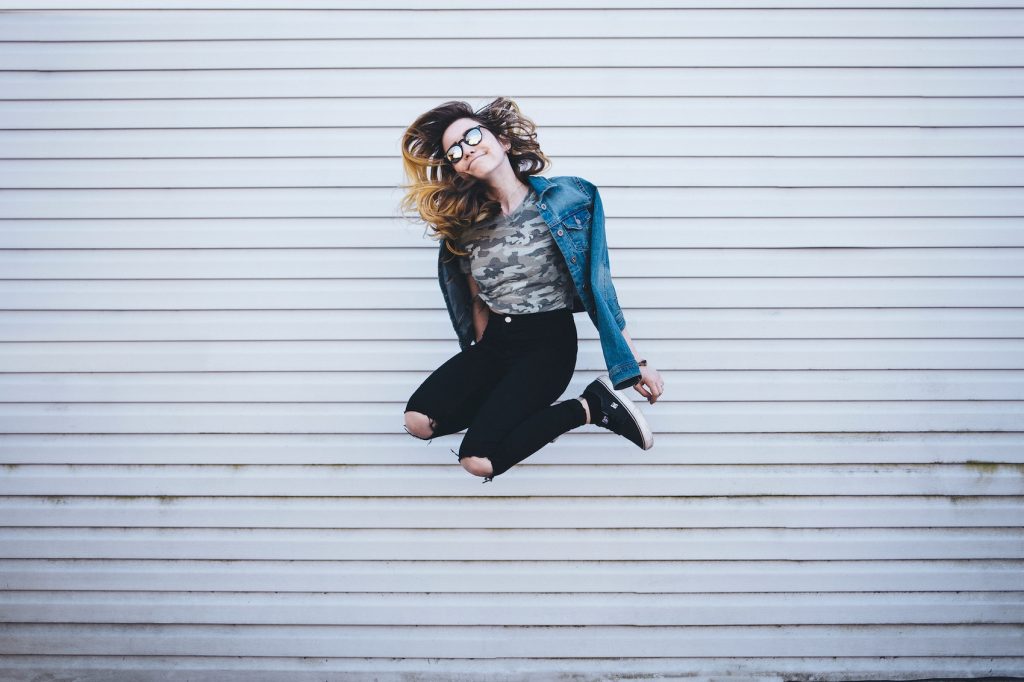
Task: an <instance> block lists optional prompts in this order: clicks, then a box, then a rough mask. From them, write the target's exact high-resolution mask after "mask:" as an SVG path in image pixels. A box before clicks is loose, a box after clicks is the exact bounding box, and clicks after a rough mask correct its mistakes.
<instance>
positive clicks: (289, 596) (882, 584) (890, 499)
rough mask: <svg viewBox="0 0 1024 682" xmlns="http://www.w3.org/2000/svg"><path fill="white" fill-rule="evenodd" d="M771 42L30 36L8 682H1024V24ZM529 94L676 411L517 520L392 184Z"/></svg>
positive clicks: (873, 30)
mask: <svg viewBox="0 0 1024 682" xmlns="http://www.w3.org/2000/svg"><path fill="white" fill-rule="evenodd" d="M753 4H754V3H750V2H734V1H729V2H715V3H698V2H692V1H687V0H678V1H675V2H663V1H660V0H654V1H649V2H646V3H644V7H645V8H644V9H626V8H627V7H628V3H625V2H606V1H595V0H591V1H588V2H578V1H576V0H565V1H563V2H559V3H557V5H555V4H552V3H542V2H532V1H530V0H518V1H517V0H501V1H500V2H495V3H487V4H486V5H481V4H480V3H470V2H463V1H461V0H449V1H443V0H438V1H433V2H425V3H414V2H411V1H409V2H399V1H395V2H385V3H371V2H362V3H360V2H348V3H341V2H315V1H312V0H303V1H302V2H275V1H273V0H252V1H249V2H235V1H233V0H221V1H219V2H218V1H217V0H195V1H194V2H180V3H176V2H171V1H170V0H165V1H161V2H156V1H140V2H128V1H127V0H107V1H105V2H99V1H90V0H64V1H63V2H60V3H48V2H37V3H28V2H17V1H15V0H3V1H2V2H0V9H2V10H5V11H3V12H2V13H0V41H2V42H0V63H2V64H3V66H2V72H0V84H2V92H3V101H2V102H0V149H2V154H0V156H2V160H0V184H2V186H3V187H4V188H5V189H4V190H3V191H2V192H0V249H3V250H2V251H0V258H2V264H3V265H2V268H3V273H4V274H3V278H2V280H0V309H2V311H0V321H2V322H0V341H2V342H3V343H2V346H0V347H2V349H3V354H2V356H0V372H2V373H0V391H2V401H3V405H2V408H0V427H2V428H0V430H2V432H3V435H2V436H0V462H2V463H3V464H4V467H3V469H2V473H0V495H2V497H0V514H2V518H3V521H2V526H3V527H2V528H0V583H2V588H3V590H4V591H3V592H2V593H0V621H2V624H0V654H3V655H4V658H3V661H2V663H0V668H2V670H0V673H2V676H3V679H4V680H21V679H25V680H29V679H37V677H36V676H37V675H39V676H42V675H44V674H54V673H57V672H59V673H60V675H59V676H60V679H62V680H64V679H67V680H80V681H81V680H90V681H94V682H98V681H100V680H102V681H103V682H109V681H111V680H185V679H188V680H218V681H221V680H246V681H248V680H266V681H269V680H274V681H277V680H303V681H307V680H309V681H311V680H323V679H378V680H399V679H402V680H404V679H410V680H411V679H417V680H419V679H435V678H437V679H447V680H456V679H465V680H477V679H484V678H487V677H489V676H491V675H493V676H495V678H497V677H498V676H501V677H502V679H510V680H511V679H515V680H541V679H558V678H561V677H562V676H564V677H565V679H569V676H570V674H576V675H578V677H574V678H573V679H606V678H607V679H615V678H618V677H619V676H622V675H637V674H645V673H646V674H651V675H659V674H678V675H680V676H683V675H694V676H696V677H698V678H701V677H704V678H708V677H712V676H714V677H715V679H726V678H729V679H732V678H734V677H735V678H753V679H766V680H776V679H792V678H798V677H799V678H800V679H836V680H839V679H868V678H871V679H878V678H892V679H912V678H921V677H955V676H979V675H1013V674H1020V675H1024V657H1022V652H1024V631H1022V627H1021V623H1022V621H1024V618H1022V612H1024V609H1022V605H1024V599H1022V596H1024V592H1022V591H1024V573H1022V571H1021V568H1022V563H1021V559H1022V556H1024V543H1022V534H1021V527H1022V526H1024V523H1022V519H1024V514H1022V505H1021V500H1022V498H1021V495H1022V493H1024V486H1022V468H1021V465H1022V464H1024V434H1022V426H1021V425H1022V423H1024V420H1022V416H1024V409H1022V406H1024V402H1022V400H1024V390H1022V388H1024V373H1022V372H1024V353H1022V351H1024V344H1022V340H1021V339H1022V337H1024V315H1022V313H1021V302H1022V301H1024V279H1022V276H1024V259H1022V258H1021V249H1022V247H1024V222H1022V216H1024V192H1022V191H1021V188H1020V185H1022V184H1024V182H1022V180H1024V174H1022V169H1024V162H1022V154H1024V132H1022V128H1021V127H1020V126H1021V123H1022V122H1024V103H1022V102H1024V100H1022V99H1020V97H1021V96H1022V95H1024V79H1022V70H1021V67H1022V66H1024V49H1022V48H1024V39H1022V35H1024V3H1022V2H1018V1H1012V2H1000V3H999V5H1000V6H999V7H989V6H987V5H989V4H990V3H984V2H967V1H964V2H941V1H939V0H935V1H932V2H923V1H920V0H903V1H899V2H897V1H895V0H893V1H891V2H890V1H885V0H876V1H872V2H867V1H864V2H856V3H852V7H851V6H849V5H850V3H847V5H848V6H847V7H845V8H843V9H833V8H831V7H830V3H826V2H823V1H820V2H818V1H815V2H811V1H799V0H790V1H787V2H783V3H774V6H773V7H772V8H770V9H755V8H752V7H751V6H752V5H753ZM101 8H102V9H101ZM9 10H17V11H9ZM21 10H32V11H21ZM499 94H505V95H510V96H513V97H516V99H517V100H518V101H519V102H520V104H521V105H522V106H523V108H524V110H525V111H526V112H527V113H528V114H530V115H531V116H533V117H534V118H535V120H536V121H537V122H538V124H539V126H540V139H541V142H542V143H543V145H544V147H545V149H546V150H547V151H548V153H549V154H550V155H551V156H552V157H553V158H554V159H555V165H554V167H553V169H552V171H551V174H553V175H560V174H565V175H582V176H584V177H587V178H589V179H591V180H592V181H594V182H595V183H596V184H598V185H599V186H600V187H601V188H602V195H603V197H604V200H605V207H606V210H607V212H608V214H609V225H608V229H609V241H610V244H611V247H612V269H613V273H614V274H615V276H616V282H617V286H618V290H619V294H620V299H621V301H622V303H623V306H624V309H625V312H626V316H627V320H628V322H629V329H630V330H631V332H632V334H633V336H634V337H635V338H636V339H637V343H638V346H639V347H640V348H641V349H642V350H643V351H644V354H645V355H646V356H648V357H649V358H651V360H652V362H653V363H654V364H655V365H656V366H658V367H659V368H660V369H661V370H662V373H663V375H664V376H665V378H666V379H667V394H666V396H665V398H664V400H663V401H662V402H660V403H659V404H658V405H657V406H655V407H653V408H650V407H646V406H645V410H646V412H647V414H648V415H649V418H650V421H651V423H652V426H653V427H654V429H655V431H656V442H657V445H656V447H655V449H653V450H651V451H650V452H647V453H641V452H640V451H639V450H636V449H635V448H632V447H631V446H628V445H625V444H624V441H622V440H620V439H618V438H616V437H613V436H610V435H608V434H606V433H604V432H600V431H598V430H597V429H596V428H595V427H586V428H585V429H581V430H579V431H577V432H573V433H571V434H569V435H567V436H564V437H562V438H561V439H559V441H558V442H557V443H556V444H554V445H552V446H549V447H548V448H546V449H545V450H543V451H542V452H540V453H538V454H537V455H535V456H534V457H532V458H531V459H529V460H527V461H526V462H525V463H524V464H522V465H520V466H518V467H516V468H515V469H513V470H512V471H510V472H509V473H507V474H505V475H503V476H501V477H499V478H498V479H495V481H494V482H493V483H490V484H488V485H481V484H480V483H481V479H479V478H475V477H472V476H470V475H469V474H467V473H466V472H464V471H462V469H460V468H459V467H458V466H457V464H456V462H455V458H454V456H453V455H451V453H450V452H449V451H448V447H451V446H455V445H456V444H457V443H458V438H457V437H448V438H443V439H438V440H435V441H434V442H433V443H432V444H430V445H426V444H425V443H423V442H420V441H417V440H415V439H413V438H411V437H409V436H408V435H406V434H405V432H404V431H403V430H402V428H401V422H402V416H401V411H402V408H403V406H404V402H405V400H406V398H407V397H408V395H409V394H410V393H411V391H412V390H413V389H414V388H415V386H417V385H418V384H419V382H420V381H422V379H423V378H424V377H425V376H426V375H427V373H428V372H429V371H430V370H431V369H432V368H433V367H436V366H437V365H438V364H440V363H441V362H442V361H443V360H444V359H446V358H447V357H448V356H449V355H451V354H452V353H454V352H456V351H457V345H456V343H455V341H454V338H453V332H452V330H451V328H450V326H449V323H448V319H447V315H446V313H445V311H444V308H443V302H442V299H441V295H440V292H439V290H438V288H437V284H436V280H435V272H436V270H435V264H436V261H435V251H434V242H432V241H429V240H426V239H424V238H423V237H422V229H421V228H418V227H416V226H413V225H410V224H409V223H407V222H404V221H402V220H401V219H399V218H398V216H397V213H396V211H397V209H396V204H397V200H398V197H399V194H398V192H397V191H396V189H395V185H396V183H398V182H399V181H400V180H401V176H400V163H399V158H398V152H397V149H398V147H397V141H398V137H399V135H400V132H401V130H402V129H403V127H404V126H405V125H407V124H408V123H409V122H410V121H411V120H412V119H413V118H414V117H415V115H416V114H418V113H420V112H421V111H423V110H425V109H427V108H429V107H430V106H433V105H434V104H437V103H439V102H441V101H443V100H445V99H449V98H464V99H469V100H470V101H471V102H472V103H474V104H482V103H484V102H486V101H488V100H489V99H491V98H492V97H494V96H496V95H499ZM577 322H578V326H579V328H580V331H581V336H582V337H583V341H582V347H581V351H582V352H581V357H580V364H579V367H578V371H577V376H576V379H575V381H574V383H573V385H572V386H571V387H570V391H569V392H568V393H567V395H572V394H575V393H576V392H577V391H578V390H579V389H580V388H581V387H582V386H583V385H584V384H585V383H586V382H588V381H589V380H591V379H592V378H593V377H594V376H595V375H596V374H597V373H598V372H600V371H601V370H602V369H603V366H602V362H601V356H600V352H599V347H598V344H597V340H596V332H595V330H594V329H593V327H592V326H591V325H590V323H589V321H588V320H587V319H586V317H585V316H583V315H579V316H577ZM46 679H50V678H49V677H47V678H46Z"/></svg>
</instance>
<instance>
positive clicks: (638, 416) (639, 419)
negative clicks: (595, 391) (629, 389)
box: [597, 375, 654, 450]
mask: <svg viewBox="0 0 1024 682" xmlns="http://www.w3.org/2000/svg"><path fill="white" fill-rule="evenodd" d="M597 380H598V381H599V382H600V383H601V385H602V386H604V387H605V388H607V389H608V390H609V391H611V392H612V393H614V394H615V395H616V396H618V398H619V402H620V403H621V405H622V406H623V407H624V408H626V411H627V412H629V416H631V417H632V418H633V421H634V422H635V423H636V425H637V426H638V427H639V428H640V436H641V437H642V438H643V440H644V448H643V449H644V450H650V449H651V448H652V447H654V434H653V433H651V427H650V426H648V425H647V419H646V418H645V417H644V413H643V412H641V411H640V408H638V407H637V406H636V405H634V404H633V401H632V400H630V399H629V396H627V395H626V394H625V393H623V392H622V391H620V390H618V389H616V388H615V386H613V385H612V380H611V379H609V378H608V377H607V376H604V375H601V376H599V377H598V378H597ZM627 440H628V439H627Z"/></svg>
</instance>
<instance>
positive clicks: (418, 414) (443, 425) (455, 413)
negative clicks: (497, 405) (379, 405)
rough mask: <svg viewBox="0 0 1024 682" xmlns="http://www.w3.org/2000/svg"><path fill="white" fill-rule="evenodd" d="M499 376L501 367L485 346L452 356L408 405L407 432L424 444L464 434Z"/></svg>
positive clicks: (420, 388)
mask: <svg viewBox="0 0 1024 682" xmlns="http://www.w3.org/2000/svg"><path fill="white" fill-rule="evenodd" d="M500 376H501V373H500V365H499V364H498V362H497V360H496V358H495V357H494V356H493V354H492V353H491V352H490V351H489V349H488V348H487V347H486V346H481V345H474V346H470V347H469V348H467V349H466V350H464V351H461V352H460V353H457V354H456V355H453V356H452V357H451V358H449V359H448V360H447V361H445V363H444V364H442V365H441V366H440V367H438V368H437V369H435V370H434V371H433V372H432V373H431V374H430V376H428V377H427V378H426V379H425V380H424V381H423V383H422V384H420V386H419V387H418V388H417V389H416V390H415V391H414V392H413V394H412V396H410V398H409V400H408V401H407V402H406V404H405V429H406V431H408V432H409V433H410V434H411V435H413V436H415V437H417V438H421V439H423V440H427V439H431V438H437V437H439V436H445V435H448V434H450V433H457V432H459V431H461V430H462V429H464V428H466V427H467V426H469V424H470V422H471V421H472V419H473V417H474V416H475V415H476V412H477V410H478V408H479V406H480V404H481V403H482V402H483V401H484V399H485V397H486V396H487V394H488V393H489V392H490V390H491V388H492V387H493V386H494V384H495V383H496V382H497V381H498V380H499V378H500Z"/></svg>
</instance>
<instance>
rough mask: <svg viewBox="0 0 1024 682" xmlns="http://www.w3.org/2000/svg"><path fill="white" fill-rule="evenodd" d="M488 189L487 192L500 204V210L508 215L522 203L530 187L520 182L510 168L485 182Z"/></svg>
mask: <svg viewBox="0 0 1024 682" xmlns="http://www.w3.org/2000/svg"><path fill="white" fill-rule="evenodd" d="M487 184H488V185H490V191H489V192H488V193H487V194H488V196H490V197H491V198H492V199H494V200H495V201H497V202H498V203H500V204H501V212H502V213H504V214H505V215H508V214H509V213H511V212H512V210H513V209H514V208H516V207H517V206H519V204H521V203H523V198H524V197H525V196H526V195H527V194H528V193H529V191H530V188H529V187H527V186H526V185H524V184H523V183H522V182H520V180H519V178H517V177H516V174H515V173H513V172H512V168H511V167H509V168H508V172H507V173H502V174H501V175H500V176H499V177H497V178H494V179H492V180H491V181H490V182H488V183H487Z"/></svg>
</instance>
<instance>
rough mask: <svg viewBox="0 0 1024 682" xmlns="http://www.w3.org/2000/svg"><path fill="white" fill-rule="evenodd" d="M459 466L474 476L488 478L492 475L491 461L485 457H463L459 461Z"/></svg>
mask: <svg viewBox="0 0 1024 682" xmlns="http://www.w3.org/2000/svg"><path fill="white" fill-rule="evenodd" d="M459 464H461V465H462V468H463V469H465V470H466V471H468V472H469V473H471V474H473V475H474V476H490V475H491V474H493V473H494V467H493V466H492V465H491V460H489V459H488V458H486V457H463V458H462V459H460V460H459Z"/></svg>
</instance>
